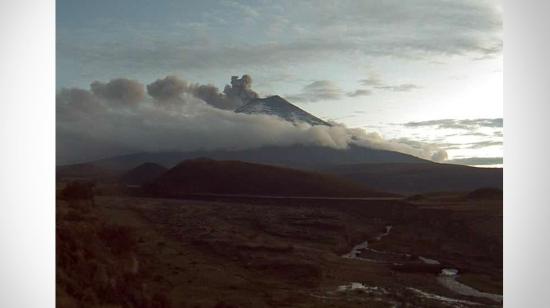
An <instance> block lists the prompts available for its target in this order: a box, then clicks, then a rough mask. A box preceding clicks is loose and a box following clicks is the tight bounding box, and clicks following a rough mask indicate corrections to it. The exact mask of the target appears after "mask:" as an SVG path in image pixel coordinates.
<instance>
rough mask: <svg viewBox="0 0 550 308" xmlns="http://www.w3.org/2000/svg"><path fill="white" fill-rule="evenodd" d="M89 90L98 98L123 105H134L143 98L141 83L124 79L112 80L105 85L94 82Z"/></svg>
mask: <svg viewBox="0 0 550 308" xmlns="http://www.w3.org/2000/svg"><path fill="white" fill-rule="evenodd" d="M90 88H91V90H92V93H94V94H95V95H97V96H98V97H101V98H104V99H106V100H110V101H115V102H120V103H123V104H135V103H138V102H140V101H142V100H143V99H144V97H145V91H144V90H143V85H142V84H141V83H139V82H138V81H135V80H130V79H125V78H118V79H113V80H111V81H109V82H107V83H103V82H100V81H94V82H92V84H91V85H90Z"/></svg>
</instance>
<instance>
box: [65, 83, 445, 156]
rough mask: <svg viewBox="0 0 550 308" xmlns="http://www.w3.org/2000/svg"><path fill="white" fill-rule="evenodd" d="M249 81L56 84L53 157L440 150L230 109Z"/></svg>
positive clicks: (247, 93)
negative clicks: (275, 149) (270, 149)
mask: <svg viewBox="0 0 550 308" xmlns="http://www.w3.org/2000/svg"><path fill="white" fill-rule="evenodd" d="M251 83H252V79H251V78H250V76H248V75H243V76H242V77H241V78H238V77H236V76H235V77H233V78H232V80H231V85H228V86H226V87H225V90H224V91H223V93H220V92H219V91H218V89H217V88H216V87H214V86H212V85H201V84H194V83H189V82H187V81H184V80H182V79H179V78H177V77H175V76H167V77H165V78H161V79H158V80H156V81H154V82H152V83H150V84H149V85H147V87H146V88H147V94H148V95H146V94H145V89H144V88H145V87H144V86H143V84H141V83H139V82H137V81H133V80H129V79H123V78H120V79H114V80H111V81H109V82H107V83H104V82H98V81H96V82H93V83H92V85H91V88H90V89H89V90H85V89H78V88H71V89H62V90H60V91H59V92H58V94H57V98H56V104H57V122H56V132H57V143H56V146H57V159H58V163H71V162H79V161H89V160H93V159H98V158H102V157H108V156H114V155H120V154H128V153H136V152H156V151H192V150H198V149H203V150H209V149H248V148H257V147H261V146H288V145H294V144H303V145H320V146H326V147H332V148H337V149H345V148H347V147H348V146H349V145H350V144H356V145H360V146H365V147H371V148H378V149H387V150H396V151H400V152H404V153H408V154H412V155H415V156H418V157H422V158H426V159H434V160H438V159H444V158H445V156H446V155H445V153H443V152H437V151H438V149H436V148H433V147H427V146H425V145H415V146H410V145H409V144H407V143H405V142H399V141H388V140H385V139H383V138H382V137H381V136H379V135H378V134H376V133H367V132H365V131H364V130H362V129H350V128H347V127H345V126H344V125H342V124H339V123H334V122H332V123H331V126H326V125H313V126H312V125H310V124H308V123H304V122H290V121H286V120H284V119H282V118H280V117H278V116H274V115H269V114H244V113H236V112H234V111H233V110H235V108H237V107H239V106H240V105H243V104H245V103H246V102H249V101H250V100H253V99H255V98H257V97H258V94H256V92H254V91H252V89H251ZM434 154H435V155H434Z"/></svg>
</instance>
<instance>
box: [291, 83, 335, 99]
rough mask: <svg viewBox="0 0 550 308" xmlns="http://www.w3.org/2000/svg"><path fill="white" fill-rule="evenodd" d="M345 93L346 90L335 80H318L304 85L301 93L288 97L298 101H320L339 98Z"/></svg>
mask: <svg viewBox="0 0 550 308" xmlns="http://www.w3.org/2000/svg"><path fill="white" fill-rule="evenodd" d="M343 95H344V91H343V90H342V89H341V88H340V87H339V86H338V85H337V84H336V83H334V82H333V81H330V80H316V81H313V82H312V83H309V84H307V85H306V86H304V87H303V89H302V91H301V92H300V93H298V94H294V95H288V96H287V98H288V99H289V100H291V101H297V102H318V101H326V100H338V99H340V98H342V96H343Z"/></svg>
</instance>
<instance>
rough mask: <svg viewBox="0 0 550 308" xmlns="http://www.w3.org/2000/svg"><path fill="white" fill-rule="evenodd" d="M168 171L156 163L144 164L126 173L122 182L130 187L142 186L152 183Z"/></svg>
mask: <svg viewBox="0 0 550 308" xmlns="http://www.w3.org/2000/svg"><path fill="white" fill-rule="evenodd" d="M167 170H168V169H167V168H166V167H163V166H161V165H159V164H155V163H143V164H141V165H139V166H137V167H136V168H133V169H131V170H129V171H128V172H126V173H125V174H124V175H122V177H121V181H122V182H123V183H125V184H128V185H142V184H145V183H149V182H152V181H153V180H155V179H156V178H158V177H159V176H161V175H162V174H163V173H164V172H166V171H167Z"/></svg>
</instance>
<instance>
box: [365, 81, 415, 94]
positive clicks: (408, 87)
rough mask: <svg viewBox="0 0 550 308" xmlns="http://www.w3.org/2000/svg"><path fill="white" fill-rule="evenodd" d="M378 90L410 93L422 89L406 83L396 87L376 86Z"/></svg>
mask: <svg viewBox="0 0 550 308" xmlns="http://www.w3.org/2000/svg"><path fill="white" fill-rule="evenodd" d="M375 88H377V89H382V90H388V91H393V92H409V91H411V90H414V89H420V87H419V86H417V85H415V84H412V83H404V84H400V85H395V86H376V87H375Z"/></svg>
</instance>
